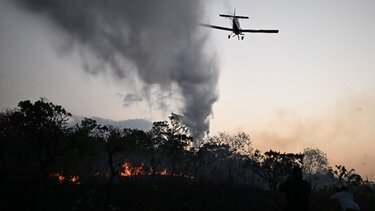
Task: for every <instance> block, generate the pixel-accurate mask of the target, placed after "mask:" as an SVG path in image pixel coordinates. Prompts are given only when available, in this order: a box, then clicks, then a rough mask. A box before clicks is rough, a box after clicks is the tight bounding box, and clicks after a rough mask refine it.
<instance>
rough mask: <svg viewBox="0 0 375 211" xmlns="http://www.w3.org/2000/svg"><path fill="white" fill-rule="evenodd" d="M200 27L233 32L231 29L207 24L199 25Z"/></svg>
mask: <svg viewBox="0 0 375 211" xmlns="http://www.w3.org/2000/svg"><path fill="white" fill-rule="evenodd" d="M200 25H201V26H205V27H210V28H214V29H220V30H225V31H233V29H232V28H227V27H222V26H215V25H209V24H200Z"/></svg>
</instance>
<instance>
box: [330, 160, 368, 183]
mask: <svg viewBox="0 0 375 211" xmlns="http://www.w3.org/2000/svg"><path fill="white" fill-rule="evenodd" d="M335 168H336V169H333V168H329V172H328V175H329V176H330V177H331V179H332V181H333V182H334V183H335V179H337V181H338V183H339V184H338V185H339V186H342V185H345V186H347V187H349V188H356V187H358V186H359V185H361V184H362V182H363V179H362V177H361V176H360V175H359V174H357V173H356V172H355V169H350V170H347V169H346V168H345V166H343V165H336V166H335ZM336 186H337V185H336Z"/></svg>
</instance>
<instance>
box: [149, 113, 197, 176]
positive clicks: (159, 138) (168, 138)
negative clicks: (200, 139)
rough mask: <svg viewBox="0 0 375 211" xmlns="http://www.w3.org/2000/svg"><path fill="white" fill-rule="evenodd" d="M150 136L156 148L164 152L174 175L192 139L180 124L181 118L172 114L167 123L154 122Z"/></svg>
mask: <svg viewBox="0 0 375 211" xmlns="http://www.w3.org/2000/svg"><path fill="white" fill-rule="evenodd" d="M151 134H152V137H153V140H154V142H155V143H156V146H157V147H158V148H159V149H160V150H161V151H162V152H164V154H165V155H166V157H167V158H168V160H169V163H170V164H171V173H172V174H175V173H177V172H176V170H177V169H176V168H177V163H179V162H182V159H183V157H184V154H185V153H186V150H188V149H190V148H191V147H192V143H193V137H192V136H191V134H190V132H189V129H188V128H187V127H186V126H185V125H184V124H183V123H182V121H181V116H179V115H177V114H174V113H172V114H171V115H170V116H169V122H167V121H162V122H154V123H153V127H152V129H151Z"/></svg>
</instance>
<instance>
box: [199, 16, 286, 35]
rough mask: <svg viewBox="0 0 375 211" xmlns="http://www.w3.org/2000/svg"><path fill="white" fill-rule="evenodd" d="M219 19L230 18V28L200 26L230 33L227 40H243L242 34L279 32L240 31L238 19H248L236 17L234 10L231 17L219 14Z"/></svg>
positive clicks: (273, 31) (208, 25)
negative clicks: (234, 38) (235, 38)
mask: <svg viewBox="0 0 375 211" xmlns="http://www.w3.org/2000/svg"><path fill="white" fill-rule="evenodd" d="M219 16H220V17H225V18H231V19H232V28H227V27H222V26H215V25H210V24H201V25H202V26H206V27H210V28H214V29H220V30H225V31H231V32H232V33H231V34H229V35H228V39H230V38H231V37H235V36H237V37H238V39H240V36H241V40H243V39H244V38H245V34H244V33H278V32H279V30H264V29H241V27H240V22H239V19H249V17H247V16H238V15H236V9H234V14H233V15H224V14H220V15H219Z"/></svg>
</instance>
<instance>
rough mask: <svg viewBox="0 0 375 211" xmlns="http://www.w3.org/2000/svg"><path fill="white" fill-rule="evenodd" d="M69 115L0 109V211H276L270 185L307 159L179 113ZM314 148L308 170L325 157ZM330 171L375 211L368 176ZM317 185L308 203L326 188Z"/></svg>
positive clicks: (45, 106) (50, 107)
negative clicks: (139, 125) (144, 120)
mask: <svg viewBox="0 0 375 211" xmlns="http://www.w3.org/2000/svg"><path fill="white" fill-rule="evenodd" d="M70 116H71V115H70V113H68V112H67V111H65V109H64V108H63V107H61V106H59V105H54V104H53V103H51V102H47V101H45V100H44V99H41V100H38V101H36V102H34V103H32V102H30V101H28V100H27V101H22V102H20V103H19V105H18V107H17V108H15V109H13V110H8V111H4V112H2V113H0V141H1V142H0V180H1V181H0V184H1V187H2V188H1V193H2V195H3V196H4V197H2V198H1V201H0V209H1V210H280V208H281V207H282V204H283V203H284V201H283V200H284V198H283V195H282V194H280V193H278V192H276V191H274V190H275V189H276V188H277V186H278V184H279V183H280V181H282V180H283V179H284V178H285V177H286V176H287V175H288V174H289V172H290V170H291V169H292V168H293V167H294V166H304V163H303V160H304V154H303V153H299V154H293V153H281V152H276V151H273V150H270V151H267V152H265V153H261V152H260V151H258V150H253V148H252V146H251V144H252V143H251V141H250V136H249V135H247V134H245V133H242V132H240V133H238V134H236V135H234V136H230V135H228V134H225V133H220V134H219V135H218V136H212V137H208V136H207V137H205V138H204V139H202V140H194V139H193V137H192V136H191V133H190V131H189V128H188V127H187V126H185V125H184V124H183V123H182V121H181V118H182V117H181V116H179V115H176V114H171V116H170V117H169V120H168V121H160V122H154V124H153V127H152V129H151V130H150V131H147V132H146V131H142V130H137V129H130V128H117V127H114V126H111V125H100V124H98V123H97V122H96V121H95V120H93V119H89V118H85V119H83V120H82V122H81V123H80V124H77V125H74V126H68V121H69V117H70ZM314 152H319V151H318V150H315V151H314ZM315 154H317V153H315ZM315 154H314V155H315ZM317 155H319V156H310V157H309V162H308V164H305V167H306V165H315V166H308V167H310V168H306V169H314V170H315V169H317V167H316V164H317V163H322V162H320V161H321V160H323V161H325V157H324V156H325V155H324V154H323V153H320V152H319V153H318V154H317ZM324 163H327V162H324ZM336 168H337V170H332V169H331V170H330V171H329V172H330V175H331V176H332V178H333V179H334V180H337V181H343V182H345V183H346V184H348V185H350V186H353V187H354V186H355V187H357V190H358V191H357V192H356V195H355V197H356V200H357V201H358V202H359V204H360V205H361V207H363V208H366V209H367V208H368V210H370V209H374V207H375V205H374V203H373V202H371V200H372V199H373V198H372V197H373V196H374V186H373V183H371V182H369V181H363V180H362V178H361V177H360V176H359V175H358V174H356V173H355V172H354V170H350V171H348V170H346V168H345V167H343V166H336ZM311 172H312V171H310V172H308V173H309V174H311ZM319 172H320V171H319ZM318 191H320V192H314V193H313V194H312V197H311V202H312V203H311V204H312V206H311V208H312V210H323V209H324V208H325V207H327V204H328V199H329V194H330V193H332V189H329V187H327V189H321V190H318ZM372 201H373V200H372ZM366 209H363V210H366Z"/></svg>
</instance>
